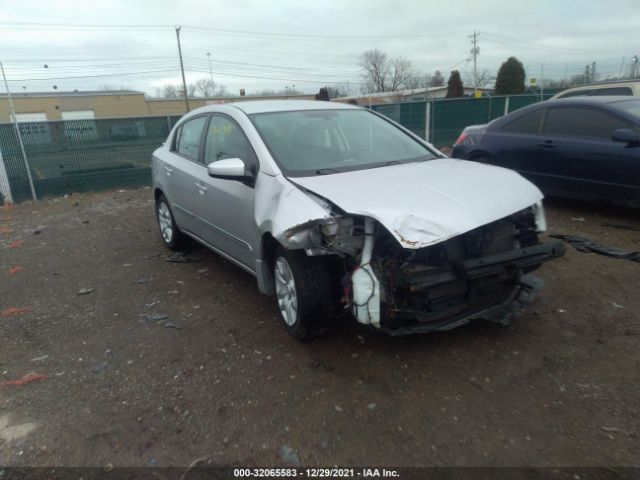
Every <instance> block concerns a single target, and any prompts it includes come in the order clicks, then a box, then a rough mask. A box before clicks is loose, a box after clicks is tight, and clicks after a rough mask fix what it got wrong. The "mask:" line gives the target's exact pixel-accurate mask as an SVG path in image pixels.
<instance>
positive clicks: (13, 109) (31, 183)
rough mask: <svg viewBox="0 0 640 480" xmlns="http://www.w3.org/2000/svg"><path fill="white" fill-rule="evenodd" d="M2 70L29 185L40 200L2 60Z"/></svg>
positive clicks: (35, 197)
mask: <svg viewBox="0 0 640 480" xmlns="http://www.w3.org/2000/svg"><path fill="white" fill-rule="evenodd" d="M0 70H2V78H3V80H4V86H5V88H6V90H7V98H8V100H9V113H10V114H11V117H13V125H14V126H15V128H16V135H18V142H19V143H20V150H21V151H22V159H23V160H24V167H25V168H26V170H27V179H29V187H30V188H31V197H33V200H34V201H36V202H37V201H38V197H37V196H36V189H35V187H34V186H33V178H31V169H30V168H29V160H27V152H26V150H25V149H24V143H23V142H22V135H21V134H20V126H19V125H18V117H17V116H16V110H15V108H14V106H13V98H11V91H10V90H9V84H8V83H7V76H6V75H5V73H4V66H3V65H2V62H0Z"/></svg>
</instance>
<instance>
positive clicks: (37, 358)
mask: <svg viewBox="0 0 640 480" xmlns="http://www.w3.org/2000/svg"><path fill="white" fill-rule="evenodd" d="M47 358H49V355H43V356H41V357H35V358H32V359H31V360H30V361H31V362H44V361H45V360H46V359H47Z"/></svg>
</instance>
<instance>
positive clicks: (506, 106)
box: [504, 97, 511, 115]
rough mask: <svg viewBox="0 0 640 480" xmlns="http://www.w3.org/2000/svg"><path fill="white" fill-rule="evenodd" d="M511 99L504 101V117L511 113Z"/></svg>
mask: <svg viewBox="0 0 640 480" xmlns="http://www.w3.org/2000/svg"><path fill="white" fill-rule="evenodd" d="M510 98H511V97H507V98H505V99H504V115H506V114H507V113H509V99H510Z"/></svg>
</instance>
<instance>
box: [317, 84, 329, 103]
mask: <svg viewBox="0 0 640 480" xmlns="http://www.w3.org/2000/svg"><path fill="white" fill-rule="evenodd" d="M316 100H324V101H325V102H328V101H329V100H331V99H330V98H329V90H328V89H327V87H322V88H321V89H320V91H318V93H316Z"/></svg>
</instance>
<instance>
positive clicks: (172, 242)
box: [156, 195, 187, 250]
mask: <svg viewBox="0 0 640 480" xmlns="http://www.w3.org/2000/svg"><path fill="white" fill-rule="evenodd" d="M163 205H164V206H166V208H167V209H166V212H167V213H168V220H169V221H170V223H171V231H172V235H171V237H170V239H169V240H167V237H166V235H165V234H164V233H163V230H162V224H161V220H160V217H161V211H162V210H163V207H162V206H163ZM165 218H166V216H165ZM156 220H157V222H158V226H159V227H160V238H161V239H162V242H163V243H164V244H165V246H166V247H167V248H168V249H169V250H181V249H183V248H184V246H185V244H186V241H187V238H186V237H185V235H184V233H182V232H181V231H180V229H179V228H178V226H177V225H176V221H175V219H174V218H173V212H172V211H171V207H170V206H169V202H167V199H166V198H165V196H164V195H160V196H159V197H158V199H157V200H156Z"/></svg>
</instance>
